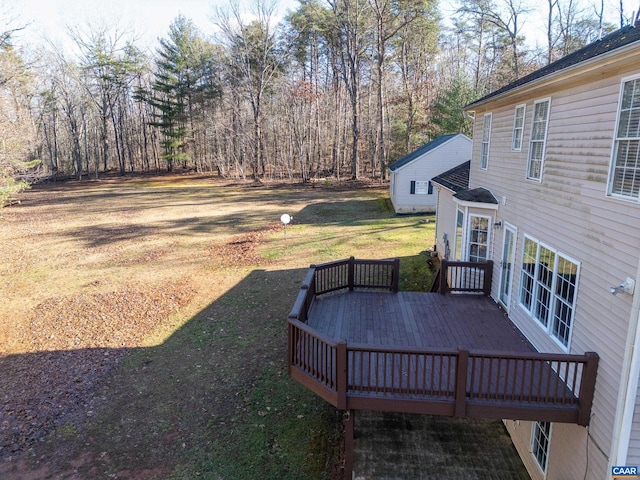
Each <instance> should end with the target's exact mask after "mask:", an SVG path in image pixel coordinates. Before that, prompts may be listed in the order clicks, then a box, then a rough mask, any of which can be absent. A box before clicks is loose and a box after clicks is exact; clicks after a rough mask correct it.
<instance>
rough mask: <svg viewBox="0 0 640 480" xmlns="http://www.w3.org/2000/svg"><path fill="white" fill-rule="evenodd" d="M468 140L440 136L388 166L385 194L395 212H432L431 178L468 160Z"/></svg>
mask: <svg viewBox="0 0 640 480" xmlns="http://www.w3.org/2000/svg"><path fill="white" fill-rule="evenodd" d="M471 145H472V141H471V139H470V138H469V137H467V136H466V135H463V134H461V133H458V134H453V135H443V136H441V137H438V138H436V139H435V140H432V141H431V142H429V143H427V144H426V145H423V146H422V147H420V148H418V149H417V150H414V151H413V152H411V153H409V154H408V155H405V156H404V157H402V158H401V159H399V160H398V161H396V162H394V163H392V164H391V165H389V170H390V172H391V184H390V187H389V194H390V196H391V203H392V204H393V208H394V209H395V211H396V213H419V212H435V210H436V202H437V195H436V191H435V189H434V186H433V184H432V183H431V179H432V178H433V177H435V176H437V175H440V174H441V173H443V172H446V171H447V170H450V169H451V168H454V167H456V166H458V165H460V164H462V163H464V162H467V161H469V160H470V159H471Z"/></svg>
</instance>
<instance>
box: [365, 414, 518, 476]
mask: <svg viewBox="0 0 640 480" xmlns="http://www.w3.org/2000/svg"><path fill="white" fill-rule="evenodd" d="M354 449H355V451H354V464H353V478H354V479H355V480H421V479H425V480H426V479H434V480H435V479H437V480H489V479H491V480H529V479H530V477H529V475H528V473H527V471H526V469H525V467H524V466H523V464H522V461H521V460H520V457H519V456H518V453H517V452H516V449H515V447H514V446H513V444H512V443H511V439H510V437H509V435H508V433H507V431H506V429H505V427H504V425H503V423H502V422H501V421H499V420H477V419H467V418H461V419H459V418H448V417H438V416H431V415H414V414H407V413H390V412H368V411H357V412H356V416H355V444H354Z"/></svg>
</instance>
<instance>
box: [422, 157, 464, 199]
mask: <svg viewBox="0 0 640 480" xmlns="http://www.w3.org/2000/svg"><path fill="white" fill-rule="evenodd" d="M470 170H471V160H468V161H466V162H464V163H461V164H460V165H458V166H457V167H453V168H452V169H450V170H447V171H446V172H444V173H441V174H440V175H438V176H436V177H433V178H432V179H431V181H432V182H434V183H437V184H439V185H442V186H443V187H445V188H448V189H449V190H452V191H454V192H456V193H457V192H461V191H462V190H466V189H467V188H469V171H470Z"/></svg>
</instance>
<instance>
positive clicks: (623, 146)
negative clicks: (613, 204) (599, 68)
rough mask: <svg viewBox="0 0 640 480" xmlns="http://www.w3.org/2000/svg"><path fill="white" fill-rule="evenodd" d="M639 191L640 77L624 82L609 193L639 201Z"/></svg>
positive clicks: (614, 143)
mask: <svg viewBox="0 0 640 480" xmlns="http://www.w3.org/2000/svg"><path fill="white" fill-rule="evenodd" d="M639 191H640V78H636V79H634V80H629V81H624V82H623V83H622V89H621V92H620V103H619V106H618V125H617V128H616V134H615V137H614V142H613V156H612V159H611V171H610V173H609V192H608V193H609V194H610V195H616V196H620V197H623V198H629V199H636V200H637V199H638V193H639Z"/></svg>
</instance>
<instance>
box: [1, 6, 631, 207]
mask: <svg viewBox="0 0 640 480" xmlns="http://www.w3.org/2000/svg"><path fill="white" fill-rule="evenodd" d="M547 3H548V9H547V22H546V25H547V31H546V37H545V41H546V45H545V46H544V47H539V48H537V49H534V48H531V47H530V45H531V43H529V42H527V39H526V38H525V36H524V34H523V31H522V28H523V25H524V23H525V21H527V20H531V17H530V16H531V15H532V9H531V6H530V5H527V4H526V3H525V2H524V0H463V2H462V3H461V4H460V7H459V9H458V10H457V11H456V12H455V14H454V15H452V16H453V17H454V18H442V15H441V14H440V13H439V10H438V7H439V6H438V4H437V2H436V0H299V3H298V6H297V8H296V9H295V10H294V11H291V12H290V13H289V14H288V15H287V16H286V17H285V18H284V19H281V20H279V21H278V20H277V19H276V16H275V12H276V9H275V7H276V5H275V4H273V3H268V1H267V0H255V2H254V3H253V8H252V9H251V11H250V12H248V13H250V15H247V14H246V13H247V12H243V11H241V10H240V9H239V7H238V6H237V4H233V3H232V4H230V5H229V6H228V8H226V9H220V10H218V11H216V12H215V14H214V16H213V17H212V18H213V20H212V24H211V31H210V32H202V31H199V30H198V29H197V28H196V27H195V25H194V24H193V22H192V21H191V20H190V19H188V18H185V17H183V16H178V17H177V18H176V19H175V20H174V21H173V23H172V24H171V26H170V29H169V31H168V32H167V34H166V36H165V37H164V38H162V39H160V40H159V43H158V45H157V47H156V48H155V51H154V52H153V53H146V52H145V51H144V50H143V49H142V48H141V47H140V45H137V44H136V40H135V38H133V37H132V36H131V35H129V34H127V33H126V31H120V30H117V29H116V28H114V27H98V26H92V27H89V28H84V29H79V28H78V29H74V30H70V31H69V35H70V37H71V39H72V40H73V42H74V45H75V46H76V49H75V50H74V53H73V54H71V53H65V52H64V51H62V50H61V49H58V48H54V47H53V46H51V47H48V48H40V49H38V50H37V51H30V50H28V49H27V48H26V47H25V46H24V45H20V43H19V41H14V38H19V37H18V36H17V35H16V33H17V31H18V30H19V28H17V29H14V30H11V29H7V31H6V32H5V33H4V34H3V35H2V36H1V37H0V40H1V42H0V87H1V88H0V137H1V140H2V144H1V145H0V147H1V149H2V151H1V152H0V178H2V179H3V180H0V191H4V192H5V194H6V192H8V191H9V190H10V188H13V187H11V185H13V186H14V187H15V185H16V184H15V183H11V184H10V182H14V181H15V180H16V179H19V178H23V179H27V180H29V179H30V175H31V176H32V177H33V176H38V177H41V176H50V175H73V176H76V177H82V176H91V177H97V176H99V175H100V174H101V173H102V172H107V171H118V172H120V173H121V174H125V173H127V172H148V171H160V170H168V171H175V170H176V169H193V170H196V171H199V172H211V171H213V172H218V173H219V174H220V175H223V176H229V177H242V178H247V177H250V178H276V179H294V178H296V179H302V180H303V181H307V180H309V179H311V178H313V177H327V176H333V177H336V178H353V179H357V178H360V177H361V176H367V177H382V178H384V176H385V172H386V166H387V165H388V164H389V163H390V162H392V161H394V160H395V159H397V158H399V157H400V156H402V155H404V154H405V153H407V152H409V151H411V150H413V149H414V148H416V147H417V146H420V145H422V144H423V143H425V142H427V141H429V140H430V139H433V138H435V137H436V136H438V135H441V134H445V133H457V132H464V133H467V134H470V129H471V121H470V119H469V118H467V117H466V116H465V114H464V113H463V112H462V107H463V106H464V105H465V104H467V103H469V102H471V101H473V100H474V99H476V98H478V97H479V96H481V95H483V94H484V93H487V92H488V91H491V90H494V89H496V88H498V87H500V86H501V85H504V84H506V83H508V82H510V81H512V80H515V79H516V78H518V77H520V76H523V75H525V74H526V73H528V72H530V71H532V70H534V69H536V68H539V67H540V66H542V65H544V64H545V63H548V62H550V61H553V60H555V59H557V58H559V57H561V56H562V55H565V54H567V53H569V52H571V51H573V50H575V49H577V48H580V47H581V46H583V45H585V44H587V43H589V42H591V41H593V40H595V39H597V38H598V36H600V35H601V34H602V32H604V33H606V32H608V31H611V30H613V29H615V28H617V27H619V26H622V25H625V24H627V23H629V20H630V19H629V18H627V16H626V15H627V13H626V12H624V11H622V4H620V11H619V12H618V13H619V18H620V25H611V24H608V23H606V22H604V21H603V18H604V13H605V12H604V7H603V5H604V4H603V3H601V4H600V5H599V6H598V5H586V6H584V5H583V6H582V7H580V6H579V5H578V3H576V0H547ZM207 13H209V12H203V15H204V14H207ZM28 162H31V163H28ZM38 162H39V165H38V166H37V167H34V164H35V163H38ZM0 200H1V199H0Z"/></svg>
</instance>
